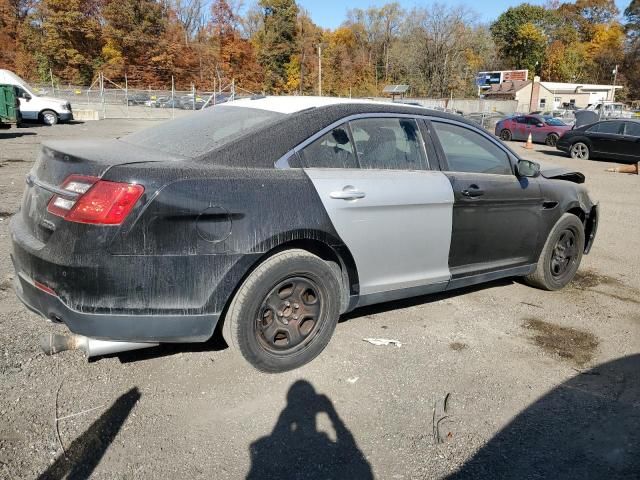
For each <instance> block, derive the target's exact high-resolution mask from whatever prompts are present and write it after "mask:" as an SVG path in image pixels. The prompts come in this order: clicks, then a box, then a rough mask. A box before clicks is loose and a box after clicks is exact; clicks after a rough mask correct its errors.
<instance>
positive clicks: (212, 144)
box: [121, 105, 284, 158]
mask: <svg viewBox="0 0 640 480" xmlns="http://www.w3.org/2000/svg"><path fill="white" fill-rule="evenodd" d="M282 117H284V114H282V113H278V112H272V111H269V110H260V109H257V108H244V107H230V106H225V105H220V106H215V107H210V108H206V109H204V110H202V111H198V112H195V113H191V114H189V115H187V116H185V117H183V118H179V119H176V120H172V121H170V122H164V123H162V124H160V125H158V126H156V127H151V128H147V129H145V130H140V131H139V132H136V133H132V134H130V135H127V136H125V137H123V138H121V140H122V141H123V142H127V143H132V144H134V145H138V146H141V147H148V148H152V149H154V150H160V151H162V152H167V153H171V154H175V155H181V156H183V157H188V158H195V157H199V156H201V155H204V154H205V153H207V152H210V151H211V150H213V149H215V148H218V147H220V146H222V145H224V144H225V143H227V142H230V141H232V140H234V139H236V138H238V137H240V136H242V135H245V134H247V133H249V132H251V131H254V130H257V129H259V128H261V127H264V126H266V125H268V124H269V123H274V122H276V121H277V120H278V119H280V118H282Z"/></svg>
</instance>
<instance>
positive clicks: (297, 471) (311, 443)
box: [247, 380, 373, 480]
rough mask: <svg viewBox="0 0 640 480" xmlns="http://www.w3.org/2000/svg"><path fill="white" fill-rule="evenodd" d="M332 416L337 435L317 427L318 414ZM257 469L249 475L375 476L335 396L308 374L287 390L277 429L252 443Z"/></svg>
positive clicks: (254, 479) (253, 478)
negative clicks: (340, 413)
mask: <svg viewBox="0 0 640 480" xmlns="http://www.w3.org/2000/svg"><path fill="white" fill-rule="evenodd" d="M321 413H324V414H326V415H327V416H328V417H329V420H330V421H331V424H332V426H333V430H334V431H335V437H336V438H335V440H333V439H331V438H330V437H329V435H327V434H326V433H325V432H320V431H318V429H317V423H316V422H317V417H318V414H321ZM249 453H250V455H251V470H250V471H249V474H248V475H247V480H262V479H278V480H280V479H285V478H286V479H298V478H304V479H310V480H314V479H318V480H319V479H338V478H352V479H358V480H367V479H373V473H372V471H371V466H370V465H369V462H367V460H366V458H365V457H364V455H363V453H362V452H361V451H360V449H359V448H358V446H357V445H356V441H355V439H354V438H353V435H352V434H351V432H350V431H349V429H347V427H346V426H345V424H344V423H343V422H342V420H341V419H340V417H339V416H338V413H337V412H336V410H335V408H333V404H332V403H331V400H329V398H328V397H327V396H326V395H319V394H318V393H316V391H315V389H314V388H313V386H312V385H311V384H310V383H309V382H307V381H304V380H298V381H297V382H296V383H294V384H293V385H292V386H291V388H290V389H289V392H288V393H287V406H286V407H285V409H284V410H283V411H282V413H280V417H278V421H277V423H276V425H275V427H274V428H273V431H272V432H271V435H268V436H266V437H262V438H260V439H258V440H256V441H255V442H253V443H252V444H251V445H250V447H249Z"/></svg>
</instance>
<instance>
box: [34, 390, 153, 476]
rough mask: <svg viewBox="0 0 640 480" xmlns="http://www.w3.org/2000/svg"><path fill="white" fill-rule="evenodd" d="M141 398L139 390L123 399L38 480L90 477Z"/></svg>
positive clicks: (115, 403)
mask: <svg viewBox="0 0 640 480" xmlns="http://www.w3.org/2000/svg"><path fill="white" fill-rule="evenodd" d="M140 397H141V394H140V392H139V391H138V389H137V388H136V387H134V388H132V389H131V390H129V391H128V392H127V393H125V394H123V395H122V396H120V398H118V399H117V400H116V401H115V402H114V403H113V405H111V407H110V408H109V410H107V411H106V412H104V413H103V414H102V415H100V418H98V420H96V421H95V422H93V423H92V424H91V426H90V427H89V428H88V429H87V431H86V432H84V433H83V434H82V435H80V436H79V437H78V438H76V439H75V440H74V441H73V443H72V444H71V446H70V447H69V448H68V449H67V454H66V455H65V454H62V455H60V456H59V457H58V459H57V460H56V461H55V462H54V463H53V464H52V465H51V466H50V467H49V468H48V469H47V470H46V471H45V472H44V473H43V474H42V475H40V477H38V479H39V480H54V479H61V478H68V479H73V480H76V479H86V478H90V477H91V475H92V473H93V471H94V470H95V468H96V467H97V466H98V463H100V460H101V459H102V457H103V456H104V454H105V452H106V451H107V448H109V445H111V443H112V442H113V440H114V439H115V438H116V435H118V432H119V431H120V428H121V427H122V425H123V424H124V422H125V420H126V419H127V417H128V416H129V413H130V412H131V410H133V407H134V406H135V404H136V402H137V401H138V400H140Z"/></svg>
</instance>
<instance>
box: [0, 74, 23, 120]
mask: <svg viewBox="0 0 640 480" xmlns="http://www.w3.org/2000/svg"><path fill="white" fill-rule="evenodd" d="M21 121H22V117H21V115H20V101H19V100H18V89H17V88H16V87H15V86H13V85H1V84H0V124H15V125H16V126H18V125H20V122H21Z"/></svg>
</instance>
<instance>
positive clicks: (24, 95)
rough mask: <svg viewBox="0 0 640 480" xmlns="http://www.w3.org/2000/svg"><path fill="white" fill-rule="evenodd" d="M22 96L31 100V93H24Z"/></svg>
mask: <svg viewBox="0 0 640 480" xmlns="http://www.w3.org/2000/svg"><path fill="white" fill-rule="evenodd" d="M22 98H24V99H25V100H26V101H27V102H28V101H29V100H31V95H29V94H28V93H24V94H23V95H22Z"/></svg>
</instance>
